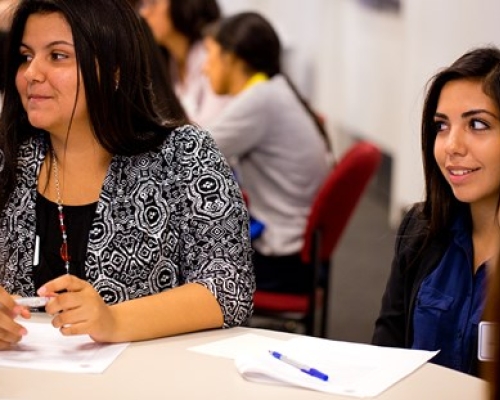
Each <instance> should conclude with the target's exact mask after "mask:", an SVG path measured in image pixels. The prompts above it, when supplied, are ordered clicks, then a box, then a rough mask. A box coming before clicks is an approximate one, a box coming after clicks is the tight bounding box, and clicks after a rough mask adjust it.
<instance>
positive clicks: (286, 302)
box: [254, 141, 382, 337]
mask: <svg viewBox="0 0 500 400" xmlns="http://www.w3.org/2000/svg"><path fill="white" fill-rule="evenodd" d="M381 158H382V154H381V151H380V149H379V148H377V147H376V146H374V145H373V144H371V143H368V142H366V141H360V142H357V143H355V144H354V145H353V146H352V147H351V148H350V149H349V150H348V151H347V153H346V154H345V155H344V156H343V157H342V158H341V160H340V161H339V163H338V164H337V165H336V166H335V167H334V168H332V171H331V172H330V174H329V175H328V176H327V177H326V179H325V182H324V183H323V185H322V187H321V188H320V189H319V191H318V193H317V195H316V198H315V200H314V202H313V205H312V207H311V213H310V215H309V218H308V221H307V227H306V231H305V234H304V245H303V247H302V251H301V258H302V262H303V263H304V264H306V265H310V266H311V268H312V274H311V275H312V277H311V281H310V282H309V291H308V293H305V294H288V293H275V292H269V291H263V290H257V291H256V292H255V295H254V315H256V316H267V317H274V318H277V319H281V320H288V321H289V320H293V321H296V322H300V323H302V324H304V326H305V329H306V332H305V333H306V334H307V335H314V333H315V327H316V325H317V315H316V314H317V311H318V308H320V309H321V317H320V322H321V325H320V329H321V332H320V336H321V337H325V336H326V322H327V316H328V298H329V290H330V284H329V281H330V279H329V278H330V276H329V275H330V274H331V270H332V268H333V266H332V262H331V258H332V254H333V252H334V250H335V248H336V247H337V244H338V242H339V239H340V238H341V237H342V234H343V233H344V231H345V228H346V227H347V225H348V222H349V219H350V217H351V215H352V214H353V212H354V209H355V208H356V206H357V204H358V202H359V200H360V199H361V195H362V194H363V192H364V190H365V189H366V187H367V185H368V183H369V181H370V179H371V178H372V177H373V175H374V174H375V172H376V171H377V169H378V166H379V165H380V161H381ZM322 265H326V266H327V268H326V271H325V272H326V276H325V277H324V279H323V281H324V285H321V284H320V279H319V278H320V270H321V268H322Z"/></svg>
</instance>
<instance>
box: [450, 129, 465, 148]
mask: <svg viewBox="0 0 500 400" xmlns="http://www.w3.org/2000/svg"><path fill="white" fill-rule="evenodd" d="M465 134H466V132H465V131H464V130H463V129H462V128H453V129H451V130H450V133H449V135H448V138H447V140H446V152H447V153H448V154H450V155H454V154H456V155H463V154H465V153H466V152H467V146H466V143H465Z"/></svg>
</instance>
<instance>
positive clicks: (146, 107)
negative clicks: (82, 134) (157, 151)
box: [0, 0, 185, 207]
mask: <svg viewBox="0 0 500 400" xmlns="http://www.w3.org/2000/svg"><path fill="white" fill-rule="evenodd" d="M53 12H57V13H60V14H61V15H62V16H64V18H65V19H66V21H67V23H68V24H69V26H70V27H71V30H72V34H73V40H74V44H75V52H76V57H77V62H78V65H79V70H80V72H81V75H82V82H79V85H81V84H83V86H84V87H85V92H86V102H87V108H88V111H89V115H90V120H91V125H92V128H93V131H94V135H95V137H96V139H97V140H98V142H99V143H100V144H101V145H102V146H103V147H104V148H105V149H106V150H107V151H109V152H110V153H112V154H122V155H132V154H138V153H141V152H144V151H147V150H150V149H152V148H154V147H156V146H158V145H159V144H160V143H161V142H162V141H163V140H164V139H165V137H166V135H168V134H169V133H170V132H171V130H172V129H173V128H175V127H177V126H179V125H181V124H183V123H185V118H184V117H183V116H182V115H177V114H173V113H172V114H170V115H166V114H165V115H164V116H160V115H159V114H158V112H157V110H156V108H155V106H154V96H153V92H152V88H151V77H150V70H149V61H148V58H147V54H146V53H145V52H144V49H145V48H146V46H147V44H146V42H145V38H144V30H143V29H142V27H141V24H140V21H139V17H138V16H137V14H136V13H135V11H134V10H133V8H132V7H131V6H130V4H129V3H127V2H125V1H123V0H106V1H102V0H85V1H82V0H21V1H20V3H19V5H18V7H17V9H16V11H15V13H14V17H13V21H12V26H11V30H10V33H9V38H8V45H7V57H8V60H9V63H8V66H7V69H6V79H5V93H4V102H3V104H4V105H3V109H2V114H1V116H0V149H1V150H2V151H3V156H4V160H2V161H3V165H4V168H3V169H2V171H1V172H0V185H1V189H2V190H1V192H0V207H2V206H3V205H4V204H5V201H6V199H7V196H8V195H9V193H10V192H11V190H12V189H13V187H14V185H15V181H16V159H17V149H18V146H19V144H20V143H21V142H23V141H24V140H26V139H27V138H28V137H30V136H33V135H35V134H38V133H40V130H39V129H35V128H34V127H33V126H31V125H30V123H29V121H28V118H27V114H26V112H25V110H24V108H23V106H22V103H21V99H20V96H19V93H18V92H17V89H16V85H15V78H16V74H17V70H18V68H19V66H20V65H21V62H22V58H21V55H20V53H19V48H20V44H21V41H22V37H23V33H24V28H25V25H26V21H27V19H28V17H29V16H30V15H32V14H37V13H38V14H39V13H53ZM47 29H50V27H47ZM117 76H118V77H119V80H118V82H117ZM117 84H118V87H117ZM75 102H76V99H75ZM164 117H166V119H165V118H164ZM42 132H43V131H42Z"/></svg>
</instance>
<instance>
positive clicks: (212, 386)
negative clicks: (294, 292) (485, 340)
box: [0, 316, 487, 400]
mask: <svg viewBox="0 0 500 400" xmlns="http://www.w3.org/2000/svg"><path fill="white" fill-rule="evenodd" d="M43 319H44V317H43V316H35V317H34V318H33V321H39V320H43ZM45 320H46V318H45ZM250 332H251V333H255V334H259V335H265V336H269V337H273V338H277V339H286V338H288V337H290V338H291V337H293V336H292V335H291V334H287V333H284V332H276V331H269V330H261V329H252V328H232V329H224V330H223V329H221V330H213V331H208V332H199V333H192V334H186V335H181V336H176V337H171V338H164V339H158V340H151V341H145V342H137V343H132V344H131V345H130V346H129V347H128V348H127V349H126V350H125V351H124V352H123V353H122V354H121V355H120V356H119V357H118V359H116V360H115V362H114V363H113V364H112V365H111V366H110V367H109V368H108V369H107V370H106V371H105V372H104V373H103V374H73V373H62V372H49V371H39V370H30V369H19V368H2V367H0V399H8V400H11V399H23V400H45V399H47V400H58V399H63V400H76V399H171V400H175V399H193V400H194V399H220V400H226V399H227V400H230V399H235V400H246V399H252V400H255V399H257V400H267V399H273V400H276V399H287V400H300V399H307V400H315V399H330V400H336V399H354V398H353V397H345V396H336V395H331V394H326V393H320V392H314V391H310V390H306V389H301V388H292V387H284V386H275V385H265V384H258V383H253V382H248V381H245V380H244V379H243V378H242V377H241V375H240V374H239V373H238V371H237V370H236V367H235V366H234V362H233V361H232V360H230V359H226V358H220V357H214V356H209V355H205V354H201V353H196V352H193V351H188V350H187V349H188V348H190V347H192V346H197V345H201V344H205V343H209V342H212V341H216V340H220V339H225V338H230V337H233V336H237V335H241V334H245V333H250ZM0 357H1V352H0ZM486 387H487V386H486V383H485V382H484V381H482V380H480V379H477V378H474V377H472V376H469V375H465V374H462V373H459V372H456V371H453V370H450V369H447V368H444V367H440V366H437V365H434V364H430V363H427V364H425V365H424V366H423V367H422V368H420V369H419V370H417V371H415V372H414V373H413V374H412V375H410V376H408V377H406V378H405V379H403V380H402V381H400V382H398V383H397V384H396V385H394V386H393V387H391V388H389V389H388V390H387V391H385V392H384V393H382V394H381V395H380V396H378V397H376V399H380V400H422V399H425V400H431V399H439V400H447V399H450V400H460V399H464V400H476V399H477V400H479V399H486Z"/></svg>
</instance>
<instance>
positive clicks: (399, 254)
mask: <svg viewBox="0 0 500 400" xmlns="http://www.w3.org/2000/svg"><path fill="white" fill-rule="evenodd" d="M427 232H428V221H426V220H425V219H424V217H423V216H422V204H421V203H419V204H416V205H415V206H414V207H413V208H412V209H411V210H410V211H409V212H408V213H407V214H406V215H405V217H404V219H403V221H402V223H401V225H400V227H399V230H398V235H397V238H396V246H395V256H394V259H393V262H392V269H391V274H390V276H389V280H388V282H387V287H386V289H385V293H384V296H383V298H382V308H381V311H380V314H379V316H378V318H377V321H376V322H375V331H374V333H373V337H372V343H373V344H375V345H378V346H390V347H402V348H411V346H412V344H413V312H414V308H415V300H416V297H417V294H418V291H419V288H420V286H421V284H422V281H423V280H424V279H425V278H426V277H427V276H428V275H429V274H430V273H431V272H432V271H434V270H435V269H436V268H437V267H438V265H439V262H440V261H441V259H442V258H443V256H444V254H445V252H446V250H447V249H448V247H449V244H450V241H451V240H452V236H451V235H450V234H449V233H447V232H444V233H443V234H442V235H440V236H439V237H438V238H436V239H434V240H433V241H432V242H431V243H427V244H426V243H425V237H426V233H427ZM476 345H477V344H476ZM478 368H479V362H478V360H477V358H474V361H473V363H472V365H471V369H470V373H471V374H474V375H477V374H478V372H479V371H478Z"/></svg>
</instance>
